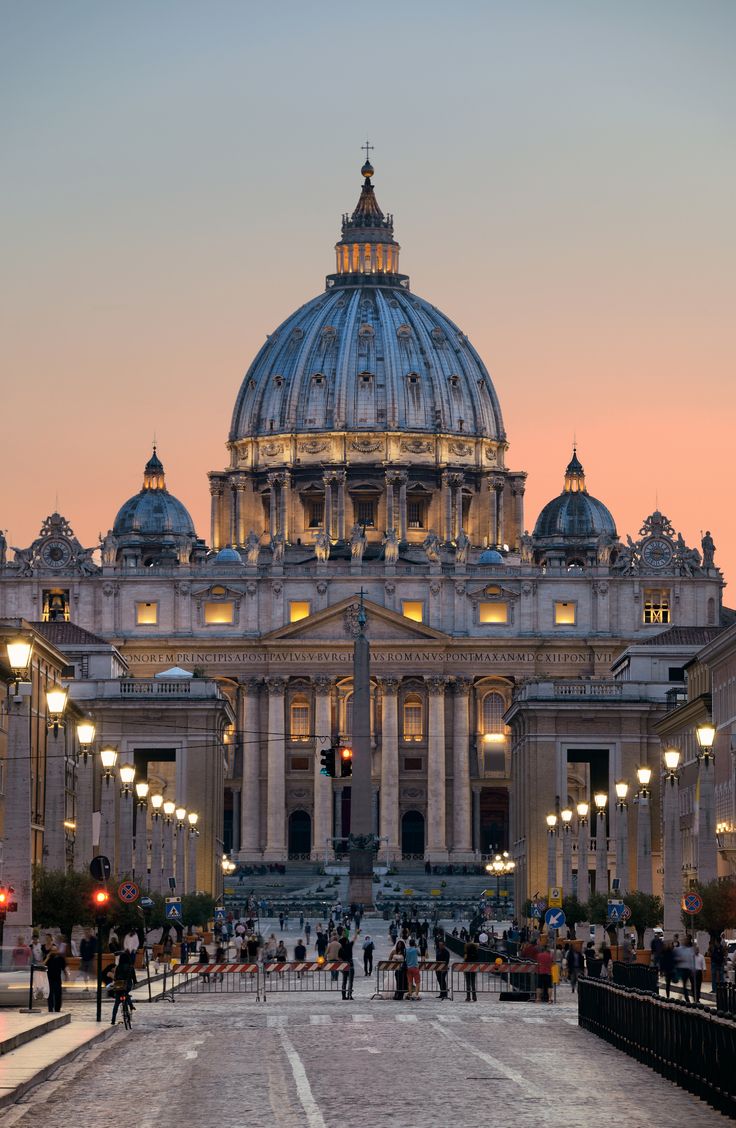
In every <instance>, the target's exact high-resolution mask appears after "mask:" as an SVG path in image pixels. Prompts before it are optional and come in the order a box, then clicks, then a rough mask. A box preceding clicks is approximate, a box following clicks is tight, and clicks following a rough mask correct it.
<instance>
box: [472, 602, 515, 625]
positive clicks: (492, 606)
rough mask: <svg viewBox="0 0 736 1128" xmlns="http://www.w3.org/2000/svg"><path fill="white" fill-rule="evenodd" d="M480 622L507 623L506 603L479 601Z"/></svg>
mask: <svg viewBox="0 0 736 1128" xmlns="http://www.w3.org/2000/svg"><path fill="white" fill-rule="evenodd" d="M478 618H479V620H480V622H481V623H508V621H509V605H508V603H481V604H480V609H479V613H478Z"/></svg>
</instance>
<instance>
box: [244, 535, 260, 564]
mask: <svg viewBox="0 0 736 1128" xmlns="http://www.w3.org/2000/svg"><path fill="white" fill-rule="evenodd" d="M260 554H261V538H260V537H259V536H258V533H257V532H256V531H255V529H251V531H250V532H249V533H248V536H247V538H246V541H245V557H246V561H247V563H248V564H249V565H250V567H251V568H255V567H257V565H258V557H259V556H260Z"/></svg>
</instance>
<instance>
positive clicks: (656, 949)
mask: <svg viewBox="0 0 736 1128" xmlns="http://www.w3.org/2000/svg"><path fill="white" fill-rule="evenodd" d="M650 948H651V952H652V963H653V965H654V966H655V967H656V969H657V971H658V972H659V971H661V967H660V961H661V956H662V952H663V950H664V939H663V937H662V932H661V929H657V928H655V930H654V935H653V936H652V943H651V945H650Z"/></svg>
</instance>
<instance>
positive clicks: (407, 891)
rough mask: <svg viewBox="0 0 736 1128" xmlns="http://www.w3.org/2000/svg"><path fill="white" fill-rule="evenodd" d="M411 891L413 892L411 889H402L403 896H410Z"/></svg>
mask: <svg viewBox="0 0 736 1128" xmlns="http://www.w3.org/2000/svg"><path fill="white" fill-rule="evenodd" d="M413 893H414V890H413V889H405V890H404V896H405V897H411V896H412V895H413Z"/></svg>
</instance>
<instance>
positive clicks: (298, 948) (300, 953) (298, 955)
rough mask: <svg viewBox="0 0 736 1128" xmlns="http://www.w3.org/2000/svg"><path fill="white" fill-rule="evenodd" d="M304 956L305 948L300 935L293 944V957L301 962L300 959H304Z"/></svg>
mask: <svg viewBox="0 0 736 1128" xmlns="http://www.w3.org/2000/svg"><path fill="white" fill-rule="evenodd" d="M306 958H307V949H306V947H305V946H304V941H303V940H302V938H301V936H300V937H299V939H298V940H297V942H296V944H295V945H294V959H295V960H299V961H300V962H301V961H302V960H305V959H306Z"/></svg>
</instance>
